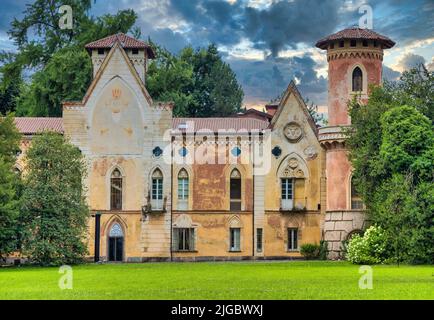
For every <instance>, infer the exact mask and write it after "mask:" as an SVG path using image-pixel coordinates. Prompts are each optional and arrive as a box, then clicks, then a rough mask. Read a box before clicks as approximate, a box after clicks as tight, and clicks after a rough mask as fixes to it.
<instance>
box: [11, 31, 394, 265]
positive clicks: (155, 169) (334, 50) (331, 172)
mask: <svg viewBox="0 0 434 320" xmlns="http://www.w3.org/2000/svg"><path fill="white" fill-rule="evenodd" d="M316 46H317V47H318V48H320V49H323V50H326V51H327V60H328V64H329V69H328V81H329V88H328V119H329V120H328V121H329V123H328V126H325V127H317V126H316V125H315V123H314V121H313V119H312V118H311V116H310V114H309V112H308V110H307V107H306V105H305V103H304V101H303V99H302V98H301V96H300V94H299V92H298V90H297V88H296V86H295V84H294V83H291V84H290V85H289V86H288V88H287V90H286V93H285V94H284V95H283V97H282V99H281V101H280V102H279V103H278V104H270V105H267V106H266V110H267V112H260V111H256V110H250V111H248V112H246V113H245V114H239V115H234V116H233V117H228V118H173V117H172V108H173V104H172V103H162V102H154V101H153V100H152V97H151V96H150V95H149V94H148V92H147V90H146V71H147V66H148V61H149V59H152V58H155V53H154V51H153V50H152V48H151V47H150V46H149V45H148V44H146V43H145V42H142V41H139V40H136V39H134V38H131V37H129V36H127V35H125V34H117V35H113V36H110V37H107V38H104V39H101V40H98V41H95V42H92V43H89V44H88V45H86V49H87V50H88V52H89V54H90V56H91V59H92V63H93V81H92V83H91V84H90V86H89V89H88V91H87V93H86V94H85V96H84V98H83V100H82V101H79V102H65V103H64V105H63V116H62V118H16V125H17V127H18V129H19V130H20V131H21V133H22V134H23V140H22V144H21V147H22V149H23V152H22V154H21V155H20V156H19V158H18V160H17V165H16V166H17V169H18V170H24V171H25V160H24V157H25V150H26V149H27V148H28V146H29V144H30V143H31V140H32V136H33V135H35V134H37V133H38V132H40V131H41V130H53V131H58V132H60V133H62V134H64V135H65V136H67V137H68V138H69V140H70V141H71V142H72V143H73V144H74V145H76V146H77V147H78V148H79V149H80V150H81V152H82V154H83V155H84V156H85V159H86V163H87V167H88V176H87V177H86V180H85V186H86V189H87V199H88V204H89V207H90V209H91V216H90V217H89V220H88V248H89V255H90V258H94V259H95V261H125V262H142V261H169V260H171V261H178V260H193V261H201V260H232V259H233V260H242V259H290V258H297V257H300V256H301V255H300V246H301V245H302V244H304V243H319V242H320V240H326V241H327V243H328V248H329V258H331V259H336V258H339V257H340V255H341V250H342V241H344V240H346V239H348V238H349V237H350V236H351V235H352V234H354V233H356V232H360V231H361V230H363V229H364V228H365V225H366V223H367V222H366V219H365V215H364V210H363V209H364V205H363V203H362V202H361V199H360V197H359V196H358V194H357V192H356V191H355V189H354V187H353V185H352V179H351V171H352V168H351V164H350V163H349V161H348V159H347V150H346V148H345V139H344V136H343V128H344V127H346V126H348V125H350V118H349V116H348V112H347V103H348V101H349V100H350V99H351V98H352V96H354V95H358V96H360V98H361V99H362V100H363V101H365V100H366V99H367V95H368V86H369V85H370V84H376V85H378V84H380V83H381V78H382V60H383V50H384V49H388V48H391V47H392V46H394V42H393V41H392V40H390V39H389V38H387V37H385V36H382V35H380V34H378V33H376V32H374V31H372V30H367V29H359V28H349V29H345V30H342V31H340V32H337V33H335V34H333V35H330V36H328V37H326V38H324V39H321V40H320V41H318V42H317V44H316Z"/></svg>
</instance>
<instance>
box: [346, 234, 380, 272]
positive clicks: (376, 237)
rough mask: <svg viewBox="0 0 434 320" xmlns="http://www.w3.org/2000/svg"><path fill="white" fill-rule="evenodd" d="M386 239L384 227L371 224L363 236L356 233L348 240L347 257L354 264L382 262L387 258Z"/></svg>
mask: <svg viewBox="0 0 434 320" xmlns="http://www.w3.org/2000/svg"><path fill="white" fill-rule="evenodd" d="M385 240H386V239H385V235H384V231H383V229H381V227H377V226H371V227H369V228H368V229H367V230H366V232H365V234H364V235H363V236H360V235H358V234H356V235H354V236H353V237H352V238H351V240H350V241H349V242H348V246H347V259H348V260H349V261H351V262H352V263H354V264H376V263H382V262H384V261H385V259H386V258H387V257H386V256H385V253H386V241H385Z"/></svg>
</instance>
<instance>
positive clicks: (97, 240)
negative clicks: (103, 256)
mask: <svg viewBox="0 0 434 320" xmlns="http://www.w3.org/2000/svg"><path fill="white" fill-rule="evenodd" d="M100 225H101V213H100V212H96V213H95V256H94V262H99V244H100V238H101V228H100Z"/></svg>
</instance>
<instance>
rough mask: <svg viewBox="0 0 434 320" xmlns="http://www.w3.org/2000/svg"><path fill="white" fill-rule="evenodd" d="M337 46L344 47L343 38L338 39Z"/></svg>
mask: <svg viewBox="0 0 434 320" xmlns="http://www.w3.org/2000/svg"><path fill="white" fill-rule="evenodd" d="M339 47H340V48H343V47H344V40H341V41H339Z"/></svg>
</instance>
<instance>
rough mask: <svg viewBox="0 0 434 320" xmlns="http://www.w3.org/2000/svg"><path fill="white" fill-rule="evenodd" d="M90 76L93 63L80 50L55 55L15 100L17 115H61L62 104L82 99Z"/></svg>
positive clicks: (69, 50) (63, 51) (66, 50)
mask: <svg viewBox="0 0 434 320" xmlns="http://www.w3.org/2000/svg"><path fill="white" fill-rule="evenodd" d="M91 75H92V63H91V61H90V58H89V55H88V54H87V52H86V51H85V50H83V49H81V50H78V49H75V48H70V49H63V50H60V51H58V52H56V53H55V54H54V55H53V56H52V57H51V59H50V60H49V61H48V63H47V65H46V66H45V67H44V69H43V70H42V71H40V72H37V73H35V74H34V75H33V79H32V82H31V83H30V84H29V85H28V86H26V87H24V88H23V92H22V94H21V96H20V97H19V98H18V99H17V115H22V116H24V115H27V116H51V117H53V116H55V117H60V116H62V107H61V106H62V101H77V100H81V99H82V98H83V95H84V93H85V92H86V90H87V88H88V86H89V84H90V81H91Z"/></svg>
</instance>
